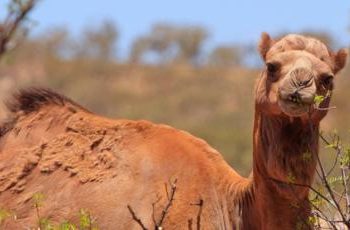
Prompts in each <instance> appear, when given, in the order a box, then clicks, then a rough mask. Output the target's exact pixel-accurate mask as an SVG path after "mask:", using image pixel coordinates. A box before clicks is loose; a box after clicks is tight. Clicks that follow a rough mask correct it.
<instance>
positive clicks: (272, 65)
mask: <svg viewBox="0 0 350 230" xmlns="http://www.w3.org/2000/svg"><path fill="white" fill-rule="evenodd" d="M266 69H267V71H268V72H269V73H276V72H277V71H278V69H279V64H278V63H273V62H268V63H266Z"/></svg>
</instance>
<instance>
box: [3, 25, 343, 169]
mask: <svg viewBox="0 0 350 230" xmlns="http://www.w3.org/2000/svg"><path fill="white" fill-rule="evenodd" d="M303 33H307V34H312V35H314V36H317V37H319V38H320V39H322V40H324V41H325V42H327V43H328V44H329V45H330V46H335V45H336V44H334V43H335V39H334V38H332V36H331V35H330V34H327V33H325V32H322V31H321V32H303ZM23 34H25V33H17V34H16V39H14V40H13V42H12V43H11V44H10V48H11V49H9V52H8V53H6V54H5V56H3V58H2V60H1V63H0V99H3V100H5V99H6V98H8V97H9V96H10V94H11V92H13V90H14V89H18V88H22V87H25V86H30V85H35V86H38V85H41V86H45V87H50V88H53V89H55V90H58V91H60V92H62V93H63V94H65V95H67V96H69V97H71V98H73V99H74V100H75V101H77V102H79V103H81V104H82V105H84V106H86V107H87V108H88V109H89V110H91V111H94V112H96V113H98V114H101V115H104V116H108V117H111V118H130V119H147V120H151V121H153V122H156V123H165V124H169V125H172V126H174V127H176V128H179V129H183V130H186V131H189V132H190V133H192V134H194V135H196V136H198V137H201V138H203V139H205V140H206V141H207V142H208V143H209V144H210V145H212V146H213V147H214V148H216V149H218V150H219V151H220V152H221V153H222V154H223V155H224V157H225V158H226V159H227V161H228V162H229V163H230V164H231V165H232V166H233V167H234V168H235V169H237V170H238V171H239V172H240V173H242V174H244V175H248V173H249V171H250V168H251V157H252V154H251V153H252V146H251V142H252V140H251V139H252V138H251V134H252V121H253V105H254V104H253V88H254V82H255V80H256V78H257V77H258V75H259V69H260V68H261V67H262V65H261V64H257V63H259V62H258V60H259V57H258V55H257V52H255V48H252V47H254V46H255V45H253V44H243V45H242V44H241V45H238V44H228V45H227V44H222V45H219V46H218V47H214V48H213V49H212V50H208V49H207V47H206V46H205V42H206V40H207V39H209V34H210V31H208V30H207V29H206V28H203V27H197V26H179V25H172V24H164V23H163V24H156V25H154V26H153V27H152V28H150V31H149V32H148V33H146V34H144V35H142V36H140V37H138V38H135V40H134V42H133V45H132V47H130V52H129V55H128V57H127V58H118V52H117V51H118V50H117V49H116V47H118V36H119V35H120V32H119V31H118V28H117V27H116V26H115V24H113V23H112V22H110V21H104V22H102V23H100V24H99V25H98V26H97V27H93V28H86V29H85V30H83V31H81V32H80V34H78V35H75V36H73V35H72V33H70V31H68V30H67V29H66V28H65V27H56V28H51V29H50V30H48V31H44V32H43V33H42V34H38V35H36V36H29V37H28V36H23ZM349 71H350V69H349V68H347V69H346V70H344V71H343V72H342V74H341V75H340V76H338V78H339V79H336V89H335V91H334V100H333V105H334V106H336V107H337V108H338V109H335V110H332V111H330V113H329V116H328V118H327V119H326V120H325V121H324V122H323V129H324V130H326V131H327V130H332V129H334V127H337V129H338V132H339V134H340V135H341V136H342V137H343V138H345V139H346V138H348V136H349V135H348V134H349V127H350V121H349V119H347V117H348V114H349V112H350V104H349V103H348V98H349V96H350V95H349V91H348V90H347V89H348V87H349V86H350V79H349V76H348V75H349ZM0 116H2V117H3V116H4V110H3V109H1V110H0ZM322 157H327V156H326V154H322Z"/></svg>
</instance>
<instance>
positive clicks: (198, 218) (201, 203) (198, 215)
mask: <svg viewBox="0 0 350 230" xmlns="http://www.w3.org/2000/svg"><path fill="white" fill-rule="evenodd" d="M203 204H204V201H203V200H202V199H200V200H199V202H198V203H195V204H191V205H197V206H199V209H198V214H197V230H200V229H201V216H202V210H203Z"/></svg>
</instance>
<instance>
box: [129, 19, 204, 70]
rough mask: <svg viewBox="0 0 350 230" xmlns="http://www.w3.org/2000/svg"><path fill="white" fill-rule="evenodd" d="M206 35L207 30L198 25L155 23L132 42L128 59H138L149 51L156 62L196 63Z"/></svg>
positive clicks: (141, 58) (142, 57)
mask: <svg viewBox="0 0 350 230" xmlns="http://www.w3.org/2000/svg"><path fill="white" fill-rule="evenodd" d="M207 37H208V33H207V31H206V30H205V29H204V28H202V27H199V26H176V25H171V24H156V25H154V26H153V27H152V28H151V31H150V32H149V33H148V34H146V35H144V36H141V37H140V38H137V39H136V40H135V41H134V42H133V45H132V48H131V52H130V56H129V59H130V60H131V61H140V60H143V59H144V57H145V56H147V54H150V53H151V54H155V55H156V56H157V60H158V63H163V64H164V63H169V62H174V61H176V62H187V63H192V64H196V62H198V58H199V56H200V53H201V50H202V48H203V43H204V42H205V40H206V39H207Z"/></svg>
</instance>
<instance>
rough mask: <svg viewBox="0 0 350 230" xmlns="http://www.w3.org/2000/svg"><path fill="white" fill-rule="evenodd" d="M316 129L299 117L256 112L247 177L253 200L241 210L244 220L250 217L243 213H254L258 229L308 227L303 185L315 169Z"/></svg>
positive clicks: (308, 211)
mask: <svg viewBox="0 0 350 230" xmlns="http://www.w3.org/2000/svg"><path fill="white" fill-rule="evenodd" d="M318 128H319V125H318V123H317V124H314V123H311V122H305V121H303V120H302V119H301V118H294V119H288V118H287V117H280V116H266V115H263V114H262V113H257V114H256V116H255V123H254V137H253V142H254V146H253V162H254V163H253V178H252V180H251V183H252V186H253V197H254V202H253V203H252V204H251V205H250V206H252V207H249V208H247V209H246V211H245V210H242V216H243V219H244V218H247V220H245V221H248V222H249V221H250V220H249V218H250V217H249V214H245V213H244V212H248V213H249V212H250V213H251V212H256V213H255V214H254V215H252V216H255V218H257V219H258V221H257V220H255V223H259V224H260V226H257V228H258V229H281V228H282V229H308V228H309V227H308V225H307V223H308V222H307V221H308V217H309V214H310V205H309V203H308V193H309V189H308V188H307V186H309V185H311V183H312V181H313V176H314V173H315V170H316V162H317V154H318ZM293 184H301V185H305V186H296V185H293ZM245 216H246V217H245ZM243 221H244V220H243ZM251 221H254V220H251ZM303 226H304V227H303Z"/></svg>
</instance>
